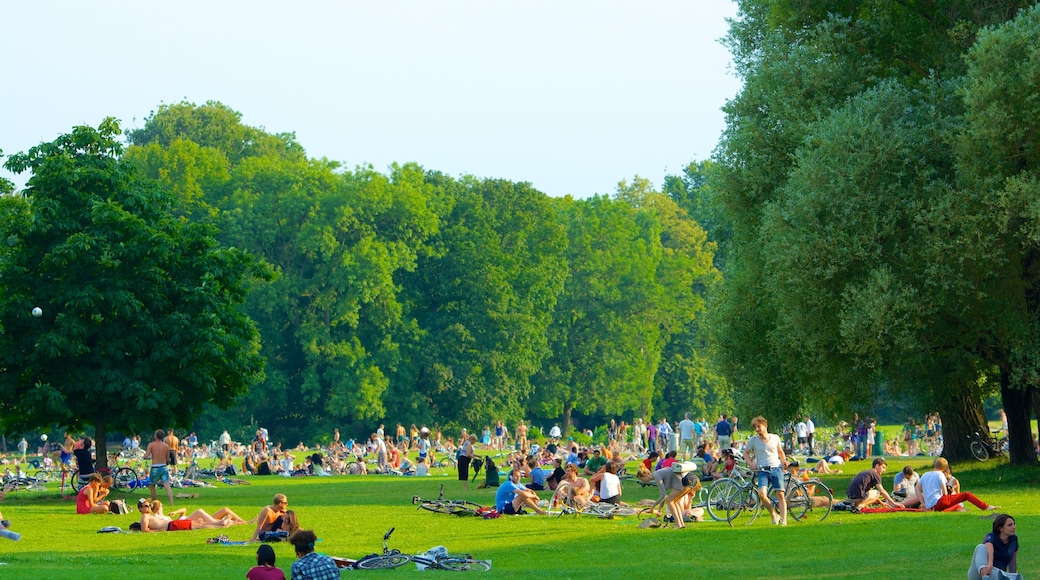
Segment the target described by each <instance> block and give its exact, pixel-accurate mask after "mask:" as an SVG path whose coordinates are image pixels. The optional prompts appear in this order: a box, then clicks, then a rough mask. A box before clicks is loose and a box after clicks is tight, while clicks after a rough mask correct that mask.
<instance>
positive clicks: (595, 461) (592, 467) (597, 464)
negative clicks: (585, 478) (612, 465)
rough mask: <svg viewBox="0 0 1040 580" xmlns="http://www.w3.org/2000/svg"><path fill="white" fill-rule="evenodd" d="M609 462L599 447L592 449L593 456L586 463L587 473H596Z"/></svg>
mask: <svg viewBox="0 0 1040 580" xmlns="http://www.w3.org/2000/svg"><path fill="white" fill-rule="evenodd" d="M606 464H607V460H606V458H605V457H603V452H602V451H600V449H599V447H597V448H595V449H593V450H592V457H591V458H589V460H588V461H587V462H586V463H585V475H596V474H597V473H599V471H600V470H601V469H603V467H604V466H605V465H606Z"/></svg>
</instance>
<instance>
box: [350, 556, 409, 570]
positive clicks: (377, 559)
mask: <svg viewBox="0 0 1040 580" xmlns="http://www.w3.org/2000/svg"><path fill="white" fill-rule="evenodd" d="M411 561H412V557H411V556H408V555H406V554H389V555H385V556H371V557H369V558H362V559H360V560H358V561H357V562H355V563H354V566H355V567H357V568H361V569H362V570H388V569H390V568H400V567H401V566H404V565H405V564H407V563H408V562H411Z"/></svg>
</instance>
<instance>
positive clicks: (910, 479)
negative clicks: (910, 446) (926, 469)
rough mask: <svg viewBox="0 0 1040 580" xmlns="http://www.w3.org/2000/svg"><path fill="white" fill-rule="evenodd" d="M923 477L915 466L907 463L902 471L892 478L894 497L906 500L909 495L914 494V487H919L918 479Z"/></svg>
mask: <svg viewBox="0 0 1040 580" xmlns="http://www.w3.org/2000/svg"><path fill="white" fill-rule="evenodd" d="M919 479H921V477H920V476H919V475H917V472H915V471H914V468H913V467H911V466H909V465H906V466H904V467H903V469H902V471H900V472H899V473H897V474H896V476H895V478H894V479H893V480H892V497H895V498H899V499H900V500H905V499H906V498H908V497H911V496H913V495H914V488H915V487H917V481H918V480H919Z"/></svg>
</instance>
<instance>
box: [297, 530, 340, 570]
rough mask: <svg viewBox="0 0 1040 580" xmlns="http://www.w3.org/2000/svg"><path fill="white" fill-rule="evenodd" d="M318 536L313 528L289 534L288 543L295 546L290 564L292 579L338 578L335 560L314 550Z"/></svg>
mask: <svg viewBox="0 0 1040 580" xmlns="http://www.w3.org/2000/svg"><path fill="white" fill-rule="evenodd" d="M317 541H318V536H317V535H315V534H314V531H313V530H299V531H297V532H296V533H295V534H293V535H291V536H289V543H290V544H292V545H293V547H294V548H296V561H295V562H293V565H292V578H293V580H339V568H337V567H336V561H335V560H333V559H332V558H330V557H329V556H326V555H325V554H319V553H317V552H315V551H314V543H315V542H317Z"/></svg>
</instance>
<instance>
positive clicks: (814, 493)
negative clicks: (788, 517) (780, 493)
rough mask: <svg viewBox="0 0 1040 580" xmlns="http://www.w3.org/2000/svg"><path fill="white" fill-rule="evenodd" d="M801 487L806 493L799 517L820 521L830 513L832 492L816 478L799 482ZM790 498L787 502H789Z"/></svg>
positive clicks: (810, 520)
mask: <svg viewBox="0 0 1040 580" xmlns="http://www.w3.org/2000/svg"><path fill="white" fill-rule="evenodd" d="M800 483H801V486H802V488H803V489H804V490H805V491H806V493H807V494H808V495H807V497H806V499H807V501H806V502H805V504H806V505H805V512H804V513H803V515H802V517H801V518H798V519H800V520H801V519H803V518H804V521H808V522H822V521H823V520H825V519H827V516H829V515H830V513H831V505H832V504H833V503H834V493H833V492H832V491H831V488H829V487H827V485H826V484H824V483H823V482H822V481H820V480H818V479H810V480H809V481H803V482H800ZM790 501H791V500H790V499H788V502H789V503H790Z"/></svg>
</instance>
